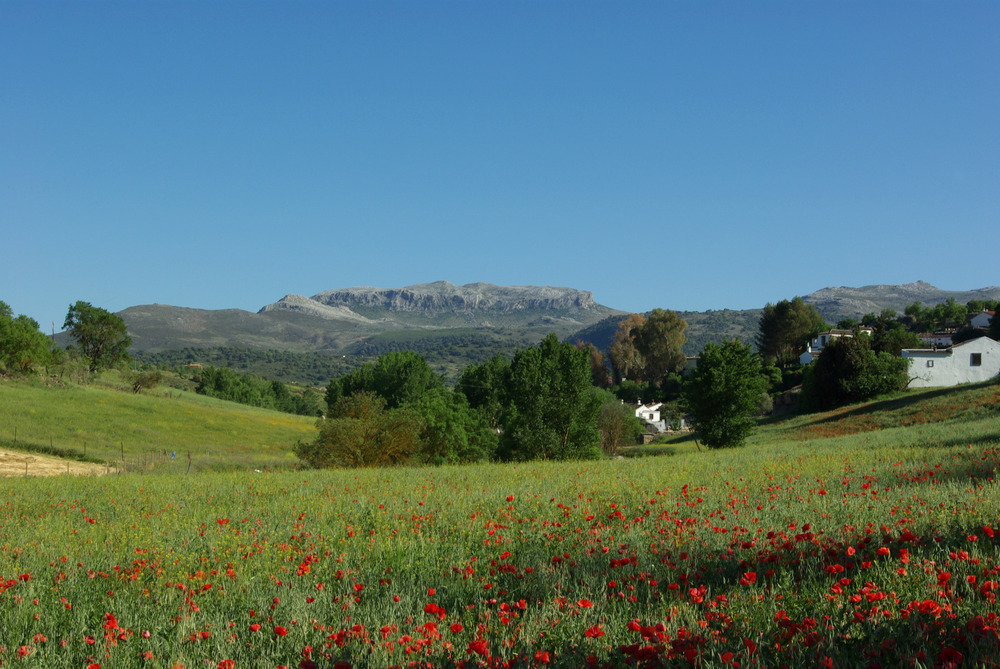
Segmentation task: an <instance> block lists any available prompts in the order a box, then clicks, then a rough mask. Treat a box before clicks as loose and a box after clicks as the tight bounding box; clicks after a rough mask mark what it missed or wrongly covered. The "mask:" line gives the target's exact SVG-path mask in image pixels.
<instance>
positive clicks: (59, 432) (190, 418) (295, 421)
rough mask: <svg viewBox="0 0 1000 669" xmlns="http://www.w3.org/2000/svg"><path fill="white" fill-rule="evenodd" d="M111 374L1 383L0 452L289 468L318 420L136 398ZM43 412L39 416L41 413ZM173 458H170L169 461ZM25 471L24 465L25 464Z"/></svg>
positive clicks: (179, 466) (209, 401)
mask: <svg viewBox="0 0 1000 669" xmlns="http://www.w3.org/2000/svg"><path fill="white" fill-rule="evenodd" d="M114 384H115V379H114V375H113V374H111V373H109V374H106V375H105V377H103V379H102V380H100V382H99V383H95V384H92V385H86V386H81V385H76V384H73V383H69V382H65V381H62V380H59V379H52V378H49V379H41V378H33V379H27V380H14V379H11V378H6V377H0V406H3V411H4V416H3V422H2V423H0V447H3V448H4V449H6V450H9V451H15V452H16V451H24V450H25V449H28V450H31V451H34V452H35V453H39V452H41V453H46V452H49V453H56V454H60V453H61V454H64V455H70V456H73V457H79V456H84V455H86V457H87V458H88V459H91V460H99V461H111V462H119V463H120V462H121V459H122V456H123V455H124V457H125V458H126V460H127V461H128V463H129V466H130V468H131V467H132V465H133V464H136V465H138V466H143V467H144V466H145V465H150V467H152V465H151V463H153V462H155V463H156V465H155V469H156V470H157V471H184V469H186V468H187V467H188V459H187V456H188V455H189V454H190V456H191V459H192V467H193V468H194V469H216V468H220V467H221V468H228V467H231V466H237V467H244V468H250V467H253V468H258V469H260V468H265V467H288V466H292V465H295V464H297V463H298V459H297V458H295V456H294V455H293V454H292V452H291V446H292V445H293V444H294V443H295V442H296V441H298V440H300V439H310V438H312V437H313V436H315V430H316V428H315V423H316V421H315V419H314V418H308V417H304V416H294V415H291V414H286V413H280V412H277V411H270V410H266V409H256V408H253V407H247V406H244V405H242V404H236V403H234V402H225V401H223V400H217V399H213V398H210V397H204V396H202V395H197V394H195V393H193V392H190V391H181V390H177V389H174V388H168V387H161V388H158V389H156V390H153V391H151V392H149V393H148V394H141V395H136V394H133V393H131V392H123V391H122V390H118V389H116V388H114V387H113V386H114ZM42 407H44V410H42V409H41V408H42ZM171 454H174V455H175V457H173V458H172V457H171ZM22 466H23V465H22Z"/></svg>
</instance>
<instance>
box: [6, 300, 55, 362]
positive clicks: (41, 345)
mask: <svg viewBox="0 0 1000 669" xmlns="http://www.w3.org/2000/svg"><path fill="white" fill-rule="evenodd" d="M50 357H51V356H50V348H49V339H48V337H46V336H45V334H44V333H42V332H41V331H40V330H39V329H38V322H37V321H35V319H33V318H29V317H28V316H25V315H23V314H21V315H18V316H17V317H14V312H13V310H12V309H11V308H10V306H9V305H8V304H7V303H6V302H2V301H0V363H3V365H4V367H6V368H7V369H15V370H17V371H19V372H21V373H22V374H23V373H27V372H31V371H32V370H33V369H34V367H35V365H42V364H47V362H48V361H49V359H50Z"/></svg>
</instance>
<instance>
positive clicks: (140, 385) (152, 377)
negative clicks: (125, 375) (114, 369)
mask: <svg viewBox="0 0 1000 669" xmlns="http://www.w3.org/2000/svg"><path fill="white" fill-rule="evenodd" d="M162 380H163V374H162V373H161V372H160V371H159V370H156V369H151V370H146V371H142V372H136V373H134V374H131V375H130V378H129V383H130V385H131V388H132V392H133V393H140V392H142V391H143V390H152V389H153V388H155V387H156V386H158V385H160V382H161V381H162Z"/></svg>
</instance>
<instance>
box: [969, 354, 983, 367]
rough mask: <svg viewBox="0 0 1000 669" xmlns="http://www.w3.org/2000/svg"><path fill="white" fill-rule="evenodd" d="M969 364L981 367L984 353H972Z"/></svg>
mask: <svg viewBox="0 0 1000 669" xmlns="http://www.w3.org/2000/svg"><path fill="white" fill-rule="evenodd" d="M969 364H970V365H972V366H973V367H979V366H980V365H982V364H983V354H982V353H973V354H972V360H970V362H969Z"/></svg>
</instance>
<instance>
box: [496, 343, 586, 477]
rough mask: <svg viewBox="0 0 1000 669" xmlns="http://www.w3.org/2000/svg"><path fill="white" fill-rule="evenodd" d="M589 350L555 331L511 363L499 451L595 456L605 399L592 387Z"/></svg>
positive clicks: (508, 456) (525, 456)
mask: <svg viewBox="0 0 1000 669" xmlns="http://www.w3.org/2000/svg"><path fill="white" fill-rule="evenodd" d="M590 388H591V385H590V362H589V360H588V355H587V352H586V351H584V350H577V349H575V348H574V347H573V346H572V345H571V344H565V343H560V342H559V339H558V338H557V337H556V335H555V334H550V335H548V336H547V337H545V339H543V340H542V342H541V343H540V344H538V345H537V346H530V347H528V348H526V349H522V350H521V351H518V352H517V354H516V355H515V356H514V359H513V360H512V361H511V364H510V374H509V377H508V385H507V392H506V398H507V408H506V410H505V412H504V423H503V428H502V432H501V434H500V447H499V449H498V455H499V456H500V458H501V459H505V460H536V459H541V460H566V459H580V458H593V457H596V456H597V455H599V453H600V452H599V450H598V449H597V445H598V444H599V443H600V435H599V434H598V432H597V412H598V411H599V409H600V399H599V398H596V397H595V396H594V395H593V394H592V393H591V392H589V391H590Z"/></svg>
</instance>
